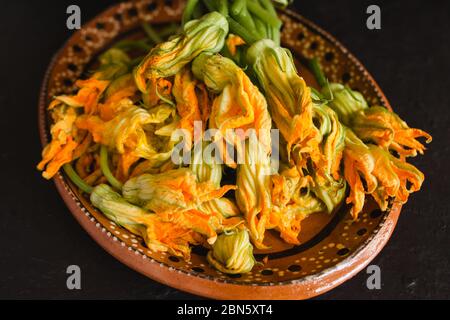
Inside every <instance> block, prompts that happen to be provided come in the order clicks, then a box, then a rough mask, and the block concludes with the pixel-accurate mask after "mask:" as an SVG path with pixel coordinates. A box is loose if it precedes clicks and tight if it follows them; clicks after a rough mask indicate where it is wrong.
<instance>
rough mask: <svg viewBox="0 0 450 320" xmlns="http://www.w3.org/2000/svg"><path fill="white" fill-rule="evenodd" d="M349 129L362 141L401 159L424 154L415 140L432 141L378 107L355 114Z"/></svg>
mask: <svg viewBox="0 0 450 320" xmlns="http://www.w3.org/2000/svg"><path fill="white" fill-rule="evenodd" d="M350 127H351V128H352V130H353V131H354V132H355V133H356V135H357V136H358V137H359V138H360V139H362V140H363V141H365V142H371V143H375V144H376V145H378V146H380V147H382V148H384V149H385V150H392V151H395V152H397V153H398V155H400V156H403V157H414V156H416V155H417V153H420V154H423V153H424V151H425V146H424V145H423V144H422V143H420V142H419V141H418V140H417V138H421V137H424V138H426V143H430V142H431V140H432V138H431V136H430V135H429V134H428V133H426V132H425V131H423V130H420V129H416V128H410V127H409V126H408V125H407V124H406V122H405V121H403V120H402V119H400V117H399V116H398V115H396V114H395V113H394V112H391V111H389V110H388V109H386V108H384V107H380V106H373V107H370V108H368V109H364V110H361V111H359V112H356V113H355V114H354V116H353V118H352V120H351V125H350Z"/></svg>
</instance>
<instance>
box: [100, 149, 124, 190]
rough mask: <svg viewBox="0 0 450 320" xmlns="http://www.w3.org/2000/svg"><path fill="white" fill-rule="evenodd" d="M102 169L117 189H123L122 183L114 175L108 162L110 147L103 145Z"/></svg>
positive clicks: (101, 153)
mask: <svg viewBox="0 0 450 320" xmlns="http://www.w3.org/2000/svg"><path fill="white" fill-rule="evenodd" d="M100 169H101V170H102V172H103V175H104V176H105V177H106V180H108V182H109V183H111V185H112V186H113V187H114V188H116V189H117V190H122V183H121V182H120V181H119V180H117V179H116V177H114V175H113V174H112V172H111V170H110V169H109V164H108V148H107V147H106V146H103V145H102V147H101V148H100Z"/></svg>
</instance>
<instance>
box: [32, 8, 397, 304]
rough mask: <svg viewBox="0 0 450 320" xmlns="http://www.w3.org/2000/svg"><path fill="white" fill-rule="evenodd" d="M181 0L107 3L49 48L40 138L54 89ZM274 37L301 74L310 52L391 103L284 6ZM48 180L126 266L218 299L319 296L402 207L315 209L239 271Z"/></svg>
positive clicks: (170, 13) (370, 247)
mask: <svg viewBox="0 0 450 320" xmlns="http://www.w3.org/2000/svg"><path fill="white" fill-rule="evenodd" d="M183 7H184V3H183V1H157V0H153V1H149V0H146V1H135V2H127V3H122V4H118V5H115V6H113V7H111V8H109V9H107V10H106V11H104V12H103V13H102V14H100V15H99V16H97V17H96V18H94V19H93V20H92V21H90V22H89V23H87V24H86V25H85V26H84V27H83V28H82V29H81V30H79V31H78V32H76V33H74V34H73V36H72V37H71V38H70V39H69V40H68V41H67V43H66V44H65V45H64V46H63V47H62V49H61V50H59V51H58V52H57V54H56V55H55V56H54V58H53V60H52V61H51V63H50V66H49V68H48V70H47V73H46V75H45V79H44V81H43V85H42V89H41V95H40V100H39V128H40V137H41V141H42V144H43V145H45V144H47V143H48V141H49V134H48V127H49V125H50V123H49V118H48V115H47V112H46V107H47V106H48V103H49V101H50V99H51V98H52V97H53V96H55V95H58V94H62V93H71V92H73V91H74V90H75V89H76V88H75V87H74V85H73V84H74V82H75V80H76V79H77V78H78V77H80V76H81V75H82V74H83V72H85V71H87V70H88V65H89V63H90V62H91V61H92V60H93V59H94V58H95V57H96V56H97V55H98V54H99V53H101V52H102V51H104V50H105V49H106V48H108V47H109V46H110V45H111V44H112V43H114V42H115V41H117V39H122V38H127V37H139V36H143V34H142V32H141V31H140V28H139V25H140V23H141V22H142V21H146V22H151V23H152V24H164V23H169V22H173V21H179V20H180V16H181V13H182V10H183ZM280 14H281V17H282V19H283V21H284V27H283V31H282V43H283V45H284V46H285V47H288V48H290V49H291V50H292V52H293V54H294V56H295V58H296V60H297V62H298V64H299V68H300V69H301V73H302V75H303V77H304V78H305V79H306V81H307V82H308V83H310V84H314V83H315V82H314V80H313V79H312V77H311V74H309V73H308V72H307V71H305V68H303V67H302V66H301V65H302V61H304V60H305V59H308V58H311V57H318V58H319V60H320V62H321V63H322V65H323V67H324V70H325V73H326V74H327V76H328V78H329V79H330V80H331V81H340V82H344V83H346V84H348V85H349V86H350V87H352V88H353V89H358V90H359V91H361V92H362V93H363V94H364V95H365V96H366V97H367V99H368V101H369V103H370V104H380V105H384V106H386V107H388V108H390V105H389V102H388V101H387V99H386V97H385V96H384V94H383V93H382V91H381V89H380V88H379V87H378V85H377V84H376V82H375V81H374V79H373V78H372V77H371V76H370V75H369V73H368V72H367V71H366V70H365V69H364V67H363V66H362V65H361V63H360V62H359V61H358V60H357V59H356V58H355V57H354V56H353V55H352V54H350V53H349V52H348V50H347V49H345V48H344V47H343V46H342V45H341V44H340V43H339V42H338V41H337V40H335V39H334V38H333V37H332V36H331V35H329V34H328V33H327V32H325V31H324V30H322V29H320V28H319V27H317V26H316V25H315V24H313V23H312V22H310V21H308V20H306V19H305V18H303V17H301V16H300V15H298V14H296V13H295V12H292V11H289V10H287V11H284V12H282V13H280ZM54 181H55V183H56V186H57V189H58V191H59V193H60V194H61V196H62V198H63V199H64V201H65V202H66V204H67V206H68V207H69V209H70V211H71V212H72V214H73V216H74V217H75V218H76V219H77V220H78V222H79V223H80V224H81V225H82V226H83V228H84V229H85V230H86V231H87V232H88V233H89V234H90V235H91V236H92V238H94V240H95V241H97V243H98V244H100V245H101V246H102V247H103V248H104V249H105V250H106V251H108V252H109V253H110V254H111V255H113V256H114V257H116V258H117V259H118V260H120V261H121V262H123V263H124V264H126V265H128V266H129V267H131V268H133V269H134V270H136V271H138V272H140V273H142V274H144V275H146V276H148V277H149V278H151V279H154V280H156V281H159V282H161V283H163V284H166V285H168V286H171V287H174V288H177V289H180V290H184V291H187V292H190V293H193V294H197V295H201V296H204V297H209V298H217V299H305V298H310V297H314V296H317V295H319V294H322V293H324V292H326V291H328V290H331V289H332V288H334V287H336V286H338V285H339V284H341V283H342V282H344V281H346V280H348V279H350V278H351V277H352V276H354V275H355V274H356V273H358V272H359V271H360V270H361V269H363V268H364V267H365V266H367V265H368V264H369V262H370V261H371V260H372V259H373V258H374V257H375V256H376V255H377V254H378V253H379V252H380V250H381V249H382V248H383V246H384V245H385V244H386V242H387V241H388V239H389V237H390V236H391V234H392V232H393V230H394V227H395V224H396V222H397V218H398V215H399V213H400V209H401V205H400V204H398V203H396V202H393V203H392V204H391V206H390V209H389V210H388V211H387V212H381V211H380V210H378V209H376V207H375V205H374V203H372V202H370V201H369V202H368V203H366V205H365V208H364V212H363V213H362V214H361V215H360V218H359V219H358V220H357V221H353V220H352V219H351V217H350V215H349V208H348V207H347V206H345V205H343V206H342V207H341V208H340V209H339V210H338V211H337V212H336V213H334V214H332V215H327V214H315V215H311V217H310V218H308V219H307V220H305V221H304V222H303V223H302V230H303V231H302V234H301V236H300V240H301V241H302V245H300V246H297V247H292V246H289V245H286V244H285V243H283V242H282V241H280V240H279V238H278V236H277V235H276V233H272V232H269V233H268V235H267V237H268V239H269V243H270V244H271V245H272V249H271V250H268V251H265V252H262V251H256V257H257V259H258V260H261V259H262V258H264V257H265V256H268V258H269V260H268V263H267V264H266V265H264V266H263V267H262V266H261V267H255V268H254V269H253V271H252V272H250V273H248V274H244V275H225V274H222V273H220V272H218V271H216V270H215V269H213V268H211V267H210V266H209V265H208V263H207V261H206V258H205V254H206V252H205V250H204V249H201V248H194V249H193V254H192V259H191V261H190V262H185V261H183V260H181V259H179V258H177V257H173V256H170V255H169V254H166V253H157V252H152V251H150V250H148V249H147V248H146V247H145V245H144V243H143V241H142V239H140V238H139V237H136V236H135V235H133V234H131V233H130V232H128V231H127V230H125V229H123V228H121V227H119V226H118V225H116V224H115V223H113V222H111V221H109V220H108V219H107V218H105V217H104V216H103V215H102V214H101V213H100V212H98V211H97V210H95V209H94V208H93V207H92V206H91V205H90V203H89V201H88V200H87V199H86V198H84V197H83V196H82V195H81V194H80V193H79V192H78V190H77V188H75V187H74V186H73V185H72V184H71V183H70V181H69V180H68V179H66V177H65V176H64V175H63V174H61V173H60V174H58V175H57V176H56V177H55V178H54Z"/></svg>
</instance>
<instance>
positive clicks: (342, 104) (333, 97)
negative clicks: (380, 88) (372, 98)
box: [322, 83, 369, 126]
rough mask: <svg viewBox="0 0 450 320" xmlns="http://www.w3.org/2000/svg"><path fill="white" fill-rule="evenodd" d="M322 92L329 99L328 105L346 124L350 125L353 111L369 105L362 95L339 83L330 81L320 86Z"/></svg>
mask: <svg viewBox="0 0 450 320" xmlns="http://www.w3.org/2000/svg"><path fill="white" fill-rule="evenodd" d="M322 94H323V95H324V96H325V98H326V99H328V100H330V103H329V106H330V107H331V108H332V109H333V110H334V112H336V113H337V114H338V116H339V120H340V121H341V122H342V123H343V124H344V125H346V126H349V125H350V121H351V118H352V117H353V115H354V113H355V112H357V111H360V110H364V109H367V108H368V107H369V105H368V104H367V101H366V99H364V97H363V95H362V94H361V93H360V92H358V91H355V90H352V89H350V88H349V87H347V86H344V85H342V84H340V83H330V84H327V85H325V86H324V87H323V88H322Z"/></svg>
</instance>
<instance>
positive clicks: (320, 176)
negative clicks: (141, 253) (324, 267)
mask: <svg viewBox="0 0 450 320" xmlns="http://www.w3.org/2000/svg"><path fill="white" fill-rule="evenodd" d="M289 2H290V1H286V0H284V1H282V0H278V1H270V0H254V1H250V0H238V1H222V0H208V1H200V0H188V2H187V5H186V9H185V11H184V14H183V21H182V27H181V29H179V32H178V33H176V34H173V33H172V34H170V35H169V33H170V32H172V31H173V28H172V30H171V31H170V32H169V31H167V30H165V29H164V28H162V29H161V30H159V31H158V32H160V33H158V32H157V31H155V30H154V29H153V28H152V27H151V26H149V25H144V30H145V31H146V33H147V34H148V36H149V38H148V39H143V40H137V41H134V40H133V41H129V40H125V41H120V42H118V43H117V44H116V45H114V46H113V47H112V48H111V49H109V50H107V51H106V52H105V53H103V54H102V55H100V56H99V58H98V64H97V65H98V68H97V70H96V71H95V72H93V73H91V75H90V77H88V78H87V79H84V80H78V81H76V82H75V85H76V87H77V88H78V90H77V91H76V93H75V94H72V95H60V96H57V97H54V99H53V100H52V102H51V103H50V105H49V108H48V111H49V115H50V117H51V119H52V125H51V128H50V135H51V141H50V143H49V144H48V145H47V146H45V148H44V149H43V152H42V161H41V162H40V163H39V164H38V166H37V167H38V169H39V170H41V171H43V173H42V175H43V176H44V178H46V179H50V178H52V177H54V176H55V175H56V174H57V173H58V171H59V170H60V169H63V170H64V172H65V174H66V175H67V177H68V178H69V179H70V180H71V181H72V183H73V185H74V186H75V187H77V188H78V190H79V192H80V194H85V195H89V199H90V201H91V203H92V204H93V206H94V207H96V208H97V209H98V210H100V211H101V212H102V213H103V214H104V215H105V216H106V217H107V218H108V219H110V220H111V221H114V222H115V223H116V224H117V225H119V226H121V227H122V228H124V229H126V230H128V231H130V232H132V233H133V234H135V235H137V236H139V237H141V238H142V240H143V241H144V242H145V244H146V246H147V247H148V248H149V249H150V250H152V251H157V252H170V254H172V255H176V256H179V257H182V258H184V259H185V260H189V259H190V254H191V249H192V247H193V246H203V247H205V248H207V250H208V254H207V260H208V262H209V263H210V264H211V266H213V267H214V268H216V269H217V270H219V271H221V272H224V273H229V274H237V273H246V272H249V271H251V270H252V269H253V268H254V267H255V266H256V265H258V264H260V263H259V262H257V261H256V259H255V257H254V254H253V251H254V248H256V249H258V250H263V249H268V248H270V244H268V243H267V240H265V239H266V231H267V230H274V231H275V232H276V233H277V234H279V236H280V238H281V239H282V240H284V241H285V242H287V243H289V244H292V245H299V244H300V241H299V234H300V233H301V230H302V226H303V225H304V224H306V223H307V222H308V221H307V220H305V219H306V218H307V217H308V216H309V215H311V214H314V213H325V214H332V213H334V212H336V210H337V208H338V207H339V206H340V205H341V204H342V203H344V202H347V203H348V204H351V209H350V214H351V215H352V217H353V218H354V219H358V215H359V214H360V212H361V211H362V210H363V207H364V204H365V202H366V199H367V197H368V196H370V197H371V198H373V199H374V201H375V202H376V203H377V204H378V206H379V207H380V209H381V210H387V209H388V208H389V204H390V203H391V202H392V201H398V202H400V203H405V202H406V201H407V200H408V197H409V194H410V193H412V192H415V191H418V190H419V189H420V187H421V185H422V183H423V180H424V175H423V174H422V173H421V172H420V171H419V170H418V169H417V168H415V167H414V166H413V165H411V164H409V163H407V159H408V158H409V157H414V156H416V155H417V154H423V153H424V151H425V146H424V144H423V143H422V142H421V141H420V139H422V138H425V140H426V142H427V143H428V142H430V141H431V136H430V135H429V134H428V133H426V132H424V131H422V130H420V129H415V128H410V127H409V126H408V125H407V124H406V122H404V121H403V120H402V119H401V118H400V117H399V116H398V115H397V114H395V113H394V112H392V111H390V110H388V109H386V108H385V107H382V106H369V104H368V103H367V101H366V100H365V98H364V97H363V95H362V94H361V93H359V92H357V91H354V90H352V89H350V88H348V87H346V86H344V85H342V84H339V83H330V82H328V81H327V80H326V78H325V76H324V74H323V73H322V71H321V69H320V66H319V65H318V63H317V61H316V60H313V61H312V64H311V67H312V71H313V73H315V75H316V77H317V80H318V83H319V86H320V88H319V90H316V89H315V88H311V87H310V86H308V84H307V83H306V82H305V80H304V79H303V78H302V77H301V76H300V74H299V72H298V70H297V67H296V65H295V63H294V59H293V57H292V54H291V52H290V51H289V50H288V49H286V48H283V47H282V46H281V45H280V28H281V21H280V19H279V18H278V17H277V14H276V10H275V7H285V6H286V5H287V4H288V3H289ZM163 34H164V35H163ZM139 53H140V55H139ZM136 56H137V58H133V57H136ZM198 128H199V130H198ZM273 129H276V130H279V132H280V137H279V140H280V144H279V145H277V146H273V142H274V141H273V140H275V139H273V138H272V130H273ZM180 131H181V132H182V133H183V134H182V135H181V136H180V135H179V132H180ZM180 146H181V147H182V150H183V151H184V152H185V154H186V155H188V156H189V159H190V162H189V163H185V162H182V161H181V162H176V161H175V160H173V155H174V154H176V153H177V152H179V151H180V148H179V147H180ZM274 147H275V148H276V151H277V152H279V155H280V157H279V159H273V158H272V156H273V154H274V151H275V149H274ZM275 164H276V166H274V165H275ZM274 168H276V169H274ZM224 172H227V174H224ZM228 172H231V174H228Z"/></svg>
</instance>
